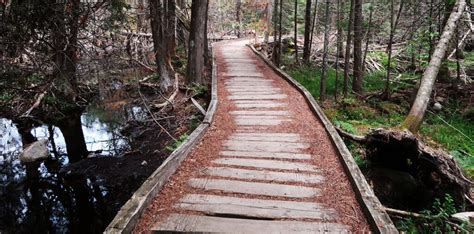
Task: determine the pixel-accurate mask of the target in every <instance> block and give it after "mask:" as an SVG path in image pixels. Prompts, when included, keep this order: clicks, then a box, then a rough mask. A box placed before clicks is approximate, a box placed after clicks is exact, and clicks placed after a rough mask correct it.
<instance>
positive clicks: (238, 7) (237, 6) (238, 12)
mask: <svg viewBox="0 0 474 234" xmlns="http://www.w3.org/2000/svg"><path fill="white" fill-rule="evenodd" d="M241 11H242V0H237V1H236V2H235V18H236V19H237V38H240V24H241V23H242V22H241V21H242V19H241V16H240V15H241Z"/></svg>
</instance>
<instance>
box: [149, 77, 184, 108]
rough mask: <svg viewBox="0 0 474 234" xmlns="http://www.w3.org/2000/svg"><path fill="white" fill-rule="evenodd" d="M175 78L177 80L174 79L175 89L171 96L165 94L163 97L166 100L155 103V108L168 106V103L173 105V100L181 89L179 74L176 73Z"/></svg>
mask: <svg viewBox="0 0 474 234" xmlns="http://www.w3.org/2000/svg"><path fill="white" fill-rule="evenodd" d="M174 79H175V81H174V86H175V89H174V92H173V94H171V96H170V97H169V98H166V97H164V96H163V98H164V99H165V100H166V101H165V102H163V103H159V104H154V105H153V107H155V108H163V107H165V106H167V105H168V104H171V105H173V100H174V98H175V97H176V95H178V91H179V81H178V74H175V77H174Z"/></svg>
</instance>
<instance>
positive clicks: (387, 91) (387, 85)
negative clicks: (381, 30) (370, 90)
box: [384, 0, 404, 99]
mask: <svg viewBox="0 0 474 234" xmlns="http://www.w3.org/2000/svg"><path fill="white" fill-rule="evenodd" d="M393 2H394V0H391V1H390V36H389V40H388V45H387V52H388V59H387V76H386V79H385V91H384V96H385V98H386V99H388V98H389V97H390V72H391V70H392V69H391V65H392V44H393V37H394V36H395V32H396V30H397V24H398V19H399V18H400V14H401V13H402V9H403V3H404V0H402V1H401V2H400V7H399V8H398V12H397V18H396V19H395V22H394V21H393V20H394V17H395V16H394V10H395V6H394V3H393Z"/></svg>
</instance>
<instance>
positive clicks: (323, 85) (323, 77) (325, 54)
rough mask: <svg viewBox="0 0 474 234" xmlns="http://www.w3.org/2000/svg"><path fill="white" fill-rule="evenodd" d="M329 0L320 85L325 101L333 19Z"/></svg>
mask: <svg viewBox="0 0 474 234" xmlns="http://www.w3.org/2000/svg"><path fill="white" fill-rule="evenodd" d="M329 4H330V3H329V0H326V12H325V16H324V51H323V67H322V69H321V83H320V86H319V88H320V89H319V100H321V102H322V101H324V99H325V97H326V77H327V69H328V68H327V66H328V61H327V58H328V47H329V30H330V27H331V19H330V17H329Z"/></svg>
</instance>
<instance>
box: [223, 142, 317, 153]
mask: <svg viewBox="0 0 474 234" xmlns="http://www.w3.org/2000/svg"><path fill="white" fill-rule="evenodd" d="M223 146H224V147H225V148H226V149H229V150H241V151H267V152H287V153H299V152H300V151H301V150H304V149H307V148H309V146H310V145H309V144H308V143H299V142H295V143H293V142H272V141H260V142H256V141H236V140H227V141H226V142H224V144H223Z"/></svg>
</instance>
